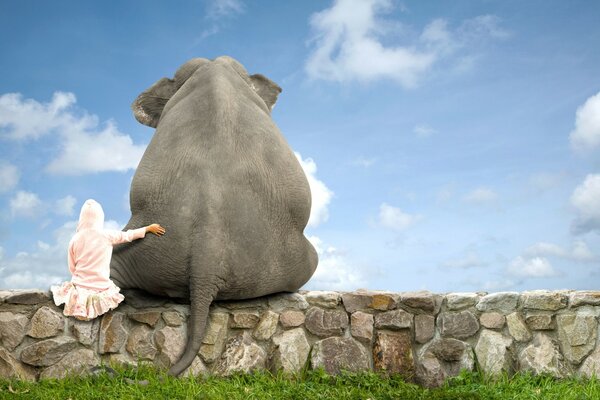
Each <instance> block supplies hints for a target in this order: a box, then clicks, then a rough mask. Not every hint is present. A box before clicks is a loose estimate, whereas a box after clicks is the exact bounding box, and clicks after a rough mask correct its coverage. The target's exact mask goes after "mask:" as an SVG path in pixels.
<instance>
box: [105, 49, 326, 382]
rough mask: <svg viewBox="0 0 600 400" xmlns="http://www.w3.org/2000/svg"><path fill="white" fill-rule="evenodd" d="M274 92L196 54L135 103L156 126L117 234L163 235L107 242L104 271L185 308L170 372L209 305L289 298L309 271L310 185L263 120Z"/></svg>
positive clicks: (197, 338) (194, 343)
mask: <svg viewBox="0 0 600 400" xmlns="http://www.w3.org/2000/svg"><path fill="white" fill-rule="evenodd" d="M280 92H281V88H280V87H279V86H278V85H277V84H276V83H274V82H273V81H271V80H270V79H268V78H267V77H265V76H263V75H260V74H255V75H249V74H248V72H247V71H246V69H245V68H244V67H243V66H242V64H240V63H239V62H238V61H236V60H235V59H233V58H231V57H228V56H222V57H218V58H215V59H213V60H209V59H206V58H194V59H191V60H190V61H188V62H186V63H185V64H183V65H182V66H181V67H179V69H178V70H177V72H176V73H175V75H174V77H173V79H168V78H162V79H160V80H158V81H157V82H156V83H154V85H152V86H151V87H150V88H149V89H147V90H146V91H144V92H143V93H141V94H140V95H139V96H138V97H137V99H136V100H135V101H134V102H133V104H132V110H133V113H134V115H135V118H136V119H137V120H138V121H139V122H140V123H142V124H144V125H147V126H150V127H153V128H156V130H155V132H154V135H153V137H152V139H151V141H150V143H149V145H148V147H147V148H146V150H145V152H144V154H143V156H142V159H141V161H140V163H139V165H138V167H137V170H136V172H135V174H134V177H133V180H132V183H131V188H130V207H131V218H130V220H129V222H128V223H127V225H126V226H125V228H124V230H128V229H133V228H136V227H140V226H145V225H148V224H149V223H154V222H157V223H160V224H161V225H162V226H163V227H164V228H165V229H166V234H165V235H164V236H162V237H160V238H159V237H155V236H153V235H150V237H146V239H144V240H140V241H134V242H132V243H125V244H123V245H119V246H117V247H115V248H114V251H113V257H112V259H111V266H110V276H111V279H112V280H113V282H115V284H116V285H117V286H118V287H120V288H122V289H142V290H143V291H146V292H149V293H151V294H154V295H159V296H167V297H171V298H175V299H185V300H186V301H189V303H190V315H189V319H188V339H187V343H186V346H185V349H184V351H183V354H182V355H181V357H180V359H179V360H178V361H177V362H175V363H174V365H173V366H171V368H170V369H169V374H171V375H174V376H177V375H179V374H180V373H181V372H182V371H184V370H185V369H186V368H187V367H188V366H189V365H190V364H191V362H192V361H193V359H194V357H195V356H196V354H197V353H198V350H199V348H200V345H201V343H202V339H203V336H204V334H205V329H206V326H207V322H208V311H209V306H210V305H211V303H212V302H213V301H215V300H241V299H250V298H255V297H260V296H264V295H268V294H272V293H277V292H294V291H296V290H298V289H299V288H300V287H302V286H303V285H304V284H305V283H306V282H307V281H308V280H309V279H310V277H311V276H312V275H313V273H314V271H315V269H316V267H317V263H318V256H317V252H316V251H315V249H314V247H313V246H312V244H311V243H310V242H309V241H308V239H307V238H306V237H305V235H304V229H305V227H306V225H307V223H308V219H309V215H310V209H311V192H310V187H309V184H308V180H307V177H306V175H305V174H304V171H303V169H302V167H301V165H300V163H299V161H298V159H297V158H296V157H295V155H294V153H293V152H292V150H291V149H290V146H289V145H288V143H287V142H286V140H285V139H284V137H283V135H282V134H281V132H280V131H279V129H278V128H277V126H276V125H275V123H274V122H273V120H272V118H271V111H272V109H273V106H274V104H275V101H276V100H277V96H278V95H279V93H280Z"/></svg>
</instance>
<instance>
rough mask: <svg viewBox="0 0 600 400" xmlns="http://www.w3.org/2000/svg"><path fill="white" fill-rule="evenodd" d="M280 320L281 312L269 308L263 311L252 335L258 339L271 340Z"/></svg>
mask: <svg viewBox="0 0 600 400" xmlns="http://www.w3.org/2000/svg"><path fill="white" fill-rule="evenodd" d="M278 322H279V314H277V313H275V312H273V311H271V310H267V311H265V312H264V313H263V315H262V317H261V318H260V322H259V323H258V325H257V326H256V328H254V332H253V333H252V335H253V336H254V338H255V339H257V340H269V339H270V338H271V336H273V334H274V333H275V331H276V330H277V323H278Z"/></svg>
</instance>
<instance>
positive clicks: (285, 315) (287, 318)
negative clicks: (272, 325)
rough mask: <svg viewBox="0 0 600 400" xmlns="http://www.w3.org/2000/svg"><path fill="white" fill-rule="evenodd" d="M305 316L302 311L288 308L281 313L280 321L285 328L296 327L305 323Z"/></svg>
mask: <svg viewBox="0 0 600 400" xmlns="http://www.w3.org/2000/svg"><path fill="white" fill-rule="evenodd" d="M304 320H305V317H304V313H303V312H302V311H296V310H287V311H284V312H282V313H281V315H279V323H280V324H281V326H283V327H284V328H285V329H287V328H295V327H297V326H300V325H302V324H303V323H304Z"/></svg>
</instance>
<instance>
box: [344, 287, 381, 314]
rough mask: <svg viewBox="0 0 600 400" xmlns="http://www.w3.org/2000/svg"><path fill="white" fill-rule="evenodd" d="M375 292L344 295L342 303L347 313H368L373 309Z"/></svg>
mask: <svg viewBox="0 0 600 400" xmlns="http://www.w3.org/2000/svg"><path fill="white" fill-rule="evenodd" d="M375 294H377V293H375V292H366V291H365V292H351V293H342V303H343V304H344V308H345V309H346V311H347V312H349V313H353V312H355V311H366V310H369V309H371V304H373V296H374V295H375Z"/></svg>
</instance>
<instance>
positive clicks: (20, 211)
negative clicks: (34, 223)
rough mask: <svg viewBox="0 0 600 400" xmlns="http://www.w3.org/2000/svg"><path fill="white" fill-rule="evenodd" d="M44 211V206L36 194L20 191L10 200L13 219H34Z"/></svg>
mask: <svg viewBox="0 0 600 400" xmlns="http://www.w3.org/2000/svg"><path fill="white" fill-rule="evenodd" d="M43 211H44V205H43V203H42V201H41V200H40V198H39V196H38V195H37V194H35V193H32V192H27V191H24V190H19V191H18V192H17V193H16V194H15V195H14V196H13V198H12V199H10V213H11V215H12V216H13V217H27V218H34V217H37V216H39V215H40V214H41V213H42V212H43Z"/></svg>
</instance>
